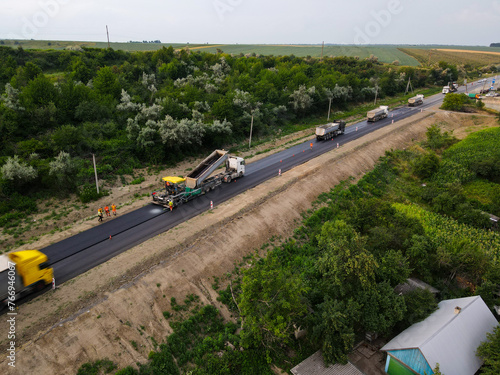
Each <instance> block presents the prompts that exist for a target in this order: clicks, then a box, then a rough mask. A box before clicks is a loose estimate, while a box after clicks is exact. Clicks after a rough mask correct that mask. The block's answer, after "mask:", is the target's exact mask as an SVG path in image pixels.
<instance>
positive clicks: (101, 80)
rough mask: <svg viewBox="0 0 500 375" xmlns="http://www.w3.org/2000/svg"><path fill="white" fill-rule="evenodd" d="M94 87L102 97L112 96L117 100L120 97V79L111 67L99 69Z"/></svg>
mask: <svg viewBox="0 0 500 375" xmlns="http://www.w3.org/2000/svg"><path fill="white" fill-rule="evenodd" d="M93 85H94V88H95V89H96V91H97V92H98V93H99V94H100V95H103V96H110V97H112V98H115V99H118V98H119V97H120V93H121V87H120V83H119V82H118V77H116V75H115V74H114V73H113V71H112V70H111V68H110V67H109V66H105V67H103V68H101V69H99V71H98V72H97V75H96V77H95V78H94V80H93Z"/></svg>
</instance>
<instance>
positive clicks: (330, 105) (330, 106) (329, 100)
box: [326, 98, 332, 121]
mask: <svg viewBox="0 0 500 375" xmlns="http://www.w3.org/2000/svg"><path fill="white" fill-rule="evenodd" d="M328 102H329V103H328V118H327V119H326V121H330V110H331V108H332V98H328Z"/></svg>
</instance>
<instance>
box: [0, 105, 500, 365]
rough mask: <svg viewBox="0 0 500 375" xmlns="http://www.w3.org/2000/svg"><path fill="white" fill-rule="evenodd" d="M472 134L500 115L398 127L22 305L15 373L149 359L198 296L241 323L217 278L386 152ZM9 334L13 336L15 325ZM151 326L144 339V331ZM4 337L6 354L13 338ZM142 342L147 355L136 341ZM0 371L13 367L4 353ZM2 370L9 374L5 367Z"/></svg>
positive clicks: (418, 119)
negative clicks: (433, 133) (177, 314)
mask: <svg viewBox="0 0 500 375" xmlns="http://www.w3.org/2000/svg"><path fill="white" fill-rule="evenodd" d="M436 122H440V123H441V124H442V127H443V128H444V129H446V130H455V135H457V136H459V137H464V136H465V135H467V134H468V133H469V132H471V131H475V130H478V129H480V128H484V127H490V126H498V123H497V121H496V119H495V118H494V117H480V116H467V115H458V114H452V113H448V112H441V111H437V112H427V113H425V112H424V113H420V114H417V115H415V116H413V117H412V118H411V119H407V120H403V121H400V122H397V123H395V124H393V125H390V126H387V127H385V128H383V129H380V130H378V131H377V132H374V133H372V134H370V135H369V136H366V137H364V138H363V139H359V140H356V141H354V142H351V143H349V144H347V145H345V146H343V147H341V148H340V149H336V150H333V151H331V152H329V153H327V154H324V155H322V156H320V157H318V158H316V159H314V160H312V161H310V162H308V163H305V164H303V165H301V166H299V167H296V168H294V169H292V170H290V171H288V172H286V173H284V174H283V175H282V176H281V177H276V178H274V179H272V180H270V181H267V182H265V183H263V184H261V185H259V186H257V187H256V188H254V189H252V190H251V191H247V192H245V193H243V194H241V195H239V196H238V197H235V198H234V199H232V200H230V201H228V202H225V203H224V204H222V205H220V206H217V207H216V208H215V209H214V210H213V211H211V212H206V213H204V214H202V215H199V216H197V217H195V218H193V219H191V220H189V221H188V222H185V223H183V224H181V225H180V226H178V227H176V228H173V229H172V230H170V231H168V232H166V233H163V234H161V235H159V236H157V237H155V238H152V239H150V240H148V241H146V242H144V243H143V244H141V245H139V246H137V247H135V248H133V249H131V250H129V251H126V252H125V253H123V254H121V255H119V256H117V257H115V258H113V259H111V260H110V261H108V262H106V263H104V264H102V265H100V266H98V267H96V268H94V269H92V270H90V271H88V272H86V273H85V274H82V275H80V276H78V277H77V278H75V279H73V280H71V281H69V282H67V283H65V284H64V285H62V286H61V287H60V288H58V289H57V290H56V291H55V292H52V291H50V292H48V293H46V294H44V295H42V296H40V297H38V298H37V299H35V300H33V301H32V302H30V303H27V304H24V305H22V306H21V307H20V308H19V311H18V316H17V325H16V333H17V335H18V337H17V339H16V344H17V345H18V346H20V347H19V348H18V351H17V353H16V368H15V369H12V371H9V373H13V374H35V373H36V374H40V375H42V374H47V375H48V374H51V375H52V374H72V373H76V371H77V369H78V368H79V366H81V364H83V363H85V362H89V361H94V360H97V359H102V358H106V357H107V358H109V359H111V360H113V361H114V362H116V363H118V364H119V366H120V368H122V367H125V366H127V365H134V364H135V363H136V362H146V361H147V355H148V353H149V352H150V350H152V349H153V347H154V346H153V344H152V340H151V337H153V338H154V339H155V340H156V341H157V342H159V343H160V342H162V341H163V340H164V338H165V337H166V336H167V335H168V334H170V333H171V329H170V327H169V325H168V322H167V321H166V320H165V318H164V317H163V311H171V306H170V298H171V297H175V298H176V299H177V300H178V301H183V300H184V298H185V296H186V295H187V294H191V293H194V294H196V295H198V296H199V297H200V300H201V302H202V303H205V304H209V303H211V304H214V305H215V307H217V308H219V309H221V312H222V314H223V315H224V317H225V318H226V319H233V318H232V316H231V313H230V312H229V311H227V310H226V309H225V308H224V306H222V305H221V304H220V303H219V302H218V301H217V300H216V298H217V294H216V292H215V291H214V290H213V288H212V283H213V276H218V277H220V276H223V275H224V274H226V273H227V272H231V271H232V270H233V268H234V264H237V263H239V262H240V261H241V260H242V258H243V257H244V256H245V255H248V254H250V253H252V252H254V251H255V250H256V249H259V248H261V247H262V245H264V244H265V243H267V242H268V241H269V239H270V238H271V237H272V236H275V237H281V238H287V237H289V236H290V235H291V234H292V233H293V230H294V229H295V228H296V227H297V226H298V225H299V224H300V222H301V220H302V217H301V212H303V211H305V210H307V209H309V208H311V206H312V202H313V201H314V200H315V199H316V198H317V197H318V195H319V194H320V193H322V192H327V191H329V190H330V189H331V188H332V187H334V186H335V185H336V184H337V183H339V182H340V181H342V180H345V179H347V178H349V177H350V176H354V177H357V178H359V177H360V176H362V175H363V174H364V173H365V172H367V171H369V170H371V169H372V168H373V166H374V165H375V163H376V162H377V160H378V159H379V157H380V156H382V155H383V154H384V152H385V151H386V150H389V149H396V148H403V147H407V146H408V145H410V144H412V143H413V142H415V141H418V140H421V139H423V137H424V136H425V131H426V129H427V127H429V126H430V125H432V124H434V123H436ZM0 324H1V325H0V332H2V333H4V332H7V324H6V318H5V315H4V318H3V319H2V322H1V323H0ZM141 326H144V333H143V334H142V335H141V333H140V331H141V330H142V329H140V327H141ZM3 336H5V337H1V338H0V340H2V348H1V349H2V353H6V350H5V349H6V346H7V340H6V336H7V335H6V334H3ZM132 341H135V342H136V343H137V345H138V349H137V350H136V349H134V347H133V345H132V344H131V342H132ZM1 360H2V362H0V368H2V369H4V368H6V367H7V360H6V358H5V355H2V358H1ZM2 371H3V370H2Z"/></svg>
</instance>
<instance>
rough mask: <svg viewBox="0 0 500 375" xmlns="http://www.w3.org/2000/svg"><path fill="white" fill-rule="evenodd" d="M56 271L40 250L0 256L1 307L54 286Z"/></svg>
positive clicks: (10, 305)
mask: <svg viewBox="0 0 500 375" xmlns="http://www.w3.org/2000/svg"><path fill="white" fill-rule="evenodd" d="M53 278H54V270H53V269H52V267H51V265H50V262H49V258H48V257H47V255H45V254H43V253H42V252H40V251H38V250H22V251H16V252H12V253H9V254H3V255H0V301H1V302H2V305H1V306H0V307H5V306H7V305H9V307H14V305H12V304H9V302H11V303H13V302H14V301H16V300H18V299H19V298H21V297H22V296H24V295H26V294H29V293H31V292H35V291H40V290H42V289H44V288H45V286H47V285H50V284H52V280H53Z"/></svg>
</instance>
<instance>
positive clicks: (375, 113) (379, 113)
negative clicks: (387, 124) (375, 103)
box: [366, 105, 389, 122]
mask: <svg viewBox="0 0 500 375" xmlns="http://www.w3.org/2000/svg"><path fill="white" fill-rule="evenodd" d="M388 115H389V107H388V106H386V105H381V106H380V107H378V108H377V109H373V110H371V111H369V112H368V113H367V114H366V117H367V118H368V119H367V121H368V122H375V121H378V120H381V119H383V118H386V117H387V116H388Z"/></svg>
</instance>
